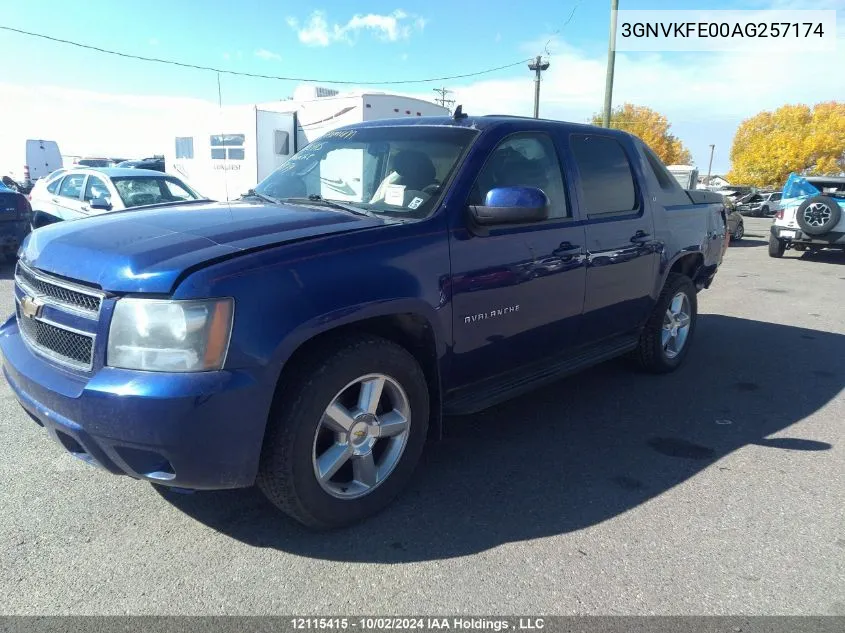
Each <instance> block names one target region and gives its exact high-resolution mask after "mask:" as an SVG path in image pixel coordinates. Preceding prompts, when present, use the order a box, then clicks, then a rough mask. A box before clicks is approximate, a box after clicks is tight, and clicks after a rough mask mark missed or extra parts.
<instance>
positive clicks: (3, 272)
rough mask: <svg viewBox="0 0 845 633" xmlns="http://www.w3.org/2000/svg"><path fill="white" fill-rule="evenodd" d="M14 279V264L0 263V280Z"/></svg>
mask: <svg viewBox="0 0 845 633" xmlns="http://www.w3.org/2000/svg"><path fill="white" fill-rule="evenodd" d="M14 278H15V264H14V262H8V261H0V279H14Z"/></svg>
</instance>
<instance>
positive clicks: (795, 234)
mask: <svg viewBox="0 0 845 633" xmlns="http://www.w3.org/2000/svg"><path fill="white" fill-rule="evenodd" d="M770 231H771V233H772V235H774V236H775V238H777V239H779V240H784V241H785V242H789V243H791V244H814V245H817V246H839V245H843V246H845V232H842V231H830V232H829V233H825V234H824V235H807V234H806V233H804V231H802V230H801V229H800V228H799V227H790V226H779V225H777V224H772V227H771V229H770Z"/></svg>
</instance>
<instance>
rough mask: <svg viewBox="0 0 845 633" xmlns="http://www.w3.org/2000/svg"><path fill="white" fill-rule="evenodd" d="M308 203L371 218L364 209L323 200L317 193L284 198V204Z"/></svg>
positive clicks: (370, 214)
mask: <svg viewBox="0 0 845 633" xmlns="http://www.w3.org/2000/svg"><path fill="white" fill-rule="evenodd" d="M298 200H299V201H302V202H305V201H308V202H321V203H323V204H325V205H326V206H327V207H333V208H335V209H340V210H342V211H349V213H354V214H355V215H363V216H364V217H373V214H372V213H370V212H369V211H366V210H365V209H360V208H358V207H355V206H352V205H351V204H344V203H343V202H337V201H336V200H329V199H327V198H324V197H323V196H321V195H320V194H319V193H312V194H309V195H308V197H307V198H285V200H284V201H285V202H296V201H298Z"/></svg>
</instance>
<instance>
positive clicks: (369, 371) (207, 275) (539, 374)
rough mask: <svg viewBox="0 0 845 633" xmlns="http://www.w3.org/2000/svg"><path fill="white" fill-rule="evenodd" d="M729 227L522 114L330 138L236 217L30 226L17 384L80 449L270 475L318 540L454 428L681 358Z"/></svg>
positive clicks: (581, 133)
mask: <svg viewBox="0 0 845 633" xmlns="http://www.w3.org/2000/svg"><path fill="white" fill-rule="evenodd" d="M726 245H727V234H726V230H725V215H724V208H723V205H722V201H721V197H720V196H716V195H714V194H709V193H708V192H701V191H689V192H688V191H685V190H684V189H682V188H681V187H680V185H678V183H677V182H676V181H675V179H674V178H672V176H671V174H669V172H668V171H667V170H666V168H665V167H664V165H663V164H662V163H661V162H660V160H659V159H658V158H657V157H656V156H655V155H654V154H653V153H652V151H651V150H649V148H648V147H646V146H645V145H644V144H643V143H642V142H641V141H640V140H639V139H637V138H635V137H633V136H631V135H629V134H626V133H623V132H620V131H615V130H608V129H601V128H595V127H591V126H585V125H576V124H569V123H561V122H555V121H544V120H536V119H524V118H514V117H466V116H465V115H461V114H457V115H456V116H455V117H453V118H416V119H401V120H383V121H375V122H368V123H362V124H358V125H354V126H351V127H348V128H343V129H341V130H336V131H333V132H331V133H329V134H327V135H325V136H323V137H322V138H321V139H319V140H318V141H317V142H314V143H312V144H310V145H308V146H307V147H305V148H304V149H303V150H302V151H300V152H299V153H298V154H296V155H295V156H294V157H292V158H291V159H290V160H289V161H288V162H286V163H285V164H284V165H283V166H282V167H280V168H279V169H278V170H277V171H276V172H274V173H273V174H271V175H270V176H269V177H268V178H267V179H266V180H264V181H263V182H261V183H260V184H259V185H258V186H256V188H255V189H254V190H252V191H250V192H249V193H247V194H245V195H244V196H243V198H242V199H241V200H239V201H236V202H232V203H201V204H194V205H191V206H189V207H184V208H182V207H170V208H163V209H150V210H140V211H125V212H117V213H112V214H107V215H103V216H100V217H96V218H90V219H82V220H79V221H76V222H65V223H59V224H56V225H51V226H47V227H44V228H41V229H37V230H35V231H34V232H33V233H32V234H30V235H29V237H28V238H27V240H26V242H25V244H24V246H23V248H22V250H21V257H20V261H19V263H18V266H17V268H16V271H15V300H16V314H15V315H13V316H12V317H11V318H10V319H9V320H8V321H7V322H6V323H5V324H4V325H3V326H2V329H0V349H2V353H3V356H4V374H5V376H6V379H7V380H8V382H9V384H10V385H11V387H12V389H13V390H14V393H15V394H16V396H17V398H18V400H19V401H20V403H21V404H22V405H23V407H24V409H25V410H26V411H27V412H28V413H29V414H30V416H31V417H32V418H33V419H34V420H35V421H36V422H37V423H38V424H40V425H41V426H43V427H44V428H45V430H46V431H47V432H48V433H49V434H50V435H51V436H52V437H53V438H54V439H56V440H57V441H58V443H59V444H60V445H61V446H62V447H64V449H65V450H66V451H68V452H70V453H71V454H72V455H75V456H76V457H79V458H81V459H83V460H85V461H87V462H90V463H91V464H94V465H97V466H99V467H101V468H103V469H105V470H107V471H109V472H111V473H115V474H127V475H130V476H131V477H134V478H137V479H141V480H146V481H150V482H153V483H156V484H159V485H165V486H174V487H179V488H183V489H184V488H187V489H220V488H237V487H247V486H251V485H253V484H256V483H257V484H258V486H259V487H260V489H261V490H262V491H263V492H264V493H265V494H266V495H267V497H268V498H269V499H270V500H271V501H272V502H273V503H274V504H276V505H277V506H278V507H279V508H281V509H282V510H284V511H285V512H287V513H288V514H290V515H291V516H293V517H294V518H296V519H297V520H299V521H301V522H302V523H304V524H306V525H309V526H312V527H315V528H327V527H336V526H341V525H345V524H349V523H351V522H354V521H357V520H359V519H361V518H363V517H366V516H368V515H371V514H373V513H374V512H376V511H378V510H380V509H381V508H383V507H384V506H386V505H387V504H388V503H389V502H390V500H391V499H392V498H393V497H394V496H395V495H396V494H397V493H399V491H400V490H401V489H402V488H403V487H404V486H405V485H406V484H407V483H408V480H409V478H410V477H411V475H412V471H413V470H414V467H415V465H416V464H417V461H418V459H419V457H420V454H421V453H422V450H423V446H424V444H425V442H426V440H427V439H429V438H436V437H438V436H439V434H440V432H441V428H442V419H443V416H444V415H452V414H465V413H471V412H475V411H479V410H482V409H484V408H486V407H490V406H491V405H494V404H496V403H500V402H502V401H504V400H505V399H507V398H511V397H513V396H515V395H518V394H522V393H525V392H527V391H529V390H530V389H533V388H535V387H537V386H538V385H543V384H546V383H548V382H550V381H554V380H557V379H559V378H560V377H562V376H565V375H567V374H570V373H572V372H576V371H578V370H581V369H583V368H585V367H588V366H590V365H593V364H596V363H599V362H602V361H605V360H607V359H610V358H613V357H615V356H619V355H622V354H632V355H634V356H635V357H637V358H638V359H639V361H640V362H641V363H642V365H643V366H644V367H645V368H647V369H648V370H651V371H653V372H658V373H659V372H668V371H672V370H674V369H675V368H676V367H678V366H679V365H680V364H681V363H682V362H683V360H684V359H685V358H686V356H687V354H688V352H689V350H690V344H691V341H692V339H693V335H694V332H695V327H696V315H697V310H696V305H697V304H696V297H697V293H698V292H699V291H700V290H702V289H703V288H707V287H708V286H709V285H710V284H711V282H712V281H713V278H714V275H715V274H716V270H717V267H718V266H719V264H720V262H721V259H722V255H723V253H724V250H725V247H726Z"/></svg>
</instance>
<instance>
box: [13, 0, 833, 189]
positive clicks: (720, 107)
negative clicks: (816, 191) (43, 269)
mask: <svg viewBox="0 0 845 633" xmlns="http://www.w3.org/2000/svg"><path fill="white" fill-rule="evenodd" d="M609 4H610V3H609V2H608V1H606V0H580V1H579V0H574V1H567V0H563V1H561V0H535V2H532V3H530V4H529V3H514V4H513V5H511V4H509V3H504V2H498V3H497V2H482V1H479V0H464V1H462V2H444V1H440V2H437V1H429V2H420V1H419V0H409V1H399V0H379V1H370V2H361V3H359V4H356V5H354V6H355V7H356V8H355V9H352V8H350V7H351V6H352V5H351V3H348V2H340V1H339V0H320V1H319V2H318V3H317V4H308V5H305V4H303V3H293V2H270V1H266V0H265V1H263V2H261V1H257V0H240V1H238V2H232V1H231V0H229V1H226V2H223V1H220V0H206V1H204V2H201V3H200V2H188V1H184V0H183V1H181V2H180V1H176V2H174V1H172V0H171V1H169V2H165V1H163V0H146V1H145V2H144V3H142V4H140V5H138V4H125V3H115V2H114V1H113V0H112V1H102V0H86V1H85V2H84V3H75V4H69V3H66V2H62V1H60V0H39V2H32V3H23V2H20V3H14V4H12V5H8V6H5V7H4V9H3V12H2V16H0V24H3V25H6V26H11V27H16V28H22V29H26V30H31V31H36V32H41V33H45V34H49V35H53V36H56V37H63V38H67V39H72V40H78V41H84V42H86V43H90V44H93V45H97V46H101V47H104V48H111V49H116V50H120V51H124V52H127V53H132V54H138V55H146V56H154V57H163V58H168V59H175V60H180V61H183V62H186V63H195V64H201V65H208V66H217V67H221V68H226V69H231V70H236V71H244V72H252V73H262V74H263V73H266V74H271V75H286V76H289V75H296V76H306V77H325V78H344V79H349V80H353V81H360V80H364V81H372V80H396V79H414V78H425V77H431V76H441V75H451V74H461V73H465V72H472V71H475V70H481V69H484V68H489V67H493V66H499V65H504V64H508V63H511V62H515V61H518V60H520V59H524V58H526V57H529V56H531V55H533V54H537V53H540V52H542V49H543V47H544V45H545V44H546V42H547V41H549V40H551V44H550V50H551V52H552V56H551V63H552V69H551V71H550V72H548V73H546V75H545V80H544V84H543V91H544V92H543V94H544V99H543V101H542V103H541V109H542V113H543V114H544V115H546V116H550V117H553V118H564V119H569V120H578V121H581V120H586V118H587V117H588V116H589V115H590V113H592V112H595V111H597V110H599V109H600V107H601V100H602V96H603V94H602V93H603V85H604V74H603V73H604V63H605V57H606V49H607V33H608V24H609ZM621 4H622V8H625V9H654V8H662V5H665V4H666V3H665V2H661V1H660V0H651V1H639V0H621ZM671 5H672V8H675V9H683V8H690V9H694V8H700V7H701V6H702V2H701V1H700V0H699V1H696V2H693V1H688V0H674V1H673V2H672V3H671ZM843 5H845V2H843V1H841V0H831V1H827V0H815V1H813V2H809V1H806V2H804V1H803V0H771V1H770V2H766V1H765V0H741V1H733V2H728V1H718V0H710V1H708V2H707V3H706V6H707V8H712V9H719V8H740V9H741V8H754V9H759V8H765V7H767V6H787V7H795V8H840V9H841V8H843ZM573 8H575V13H574V16H573V18H572V20H571V22H570V23H569V24H568V25H566V26H565V27H564V23H565V22H566V20H567V18H568V17H569V16H570V14H571V12H572V10H573ZM315 11H317V12H318V13H314V12H315ZM841 15H842V14H841V13H840V24H841ZM840 30H842V29H840ZM0 59H4V60H14V59H16V60H27V63H26V64H19V63H15V64H7V66H6V69H7V72H6V73H5V76H4V77H3V78H0V82H3V83H4V85H5V86H7V87H8V86H13V87H14V91H13V92H12V93H11V94H13V95H21V97H20V98H21V99H24V98H26V95H27V94H29V95H30V98H34V97H32V95H33V94H36V93H35V92H33V91H34V90H36V89H41V88H43V87H45V86H49V87H51V89H52V90H53V92H51V93H50V94H52V95H55V94H58V93H57V92H56V91H61V90H77V91H84V92H85V93H86V94H88V93H95V94H97V95H147V96H150V97H157V98H163V99H164V98H196V99H204V100H213V101H215V102H216V101H217V80H216V76H215V75H214V74H213V73H208V72H201V71H195V70H187V69H180V68H174V67H168V66H162V65H157V64H149V63H145V62H140V61H133V60H127V59H121V58H116V57H112V56H109V55H102V54H99V53H95V52H92V51H86V50H81V49H75V48H71V47H68V46H65V45H61V44H55V43H50V42H45V41H43V40H36V39H31V38H27V37H24V36H21V35H18V34H13V33H8V32H2V31H0ZM808 59H809V58H808ZM842 61H843V47H840V48H839V50H838V51H837V53H836V54H835V56H834V59H833V60H826V61H825V63H826V64H830V68H831V70H832V69H833V68H834V67H838V69H839V70H838V71H837V77H836V78H830V75H829V73H824V74H825V75H827V76H828V79H827V81H826V87H825V89H824V90H821V91H819V90H813V91H812V93H813V94H812V95H808V94H807V91H806V90H802V89H801V88H800V87H793V88H792V89H790V90H783V89H781V88H780V83H781V80H782V77H783V76H784V75H783V74H782V73H783V71H784V70H785V69H784V68H780V69H778V68H773V67H771V64H770V63H768V62H767V58H765V57H760V58H758V59H757V61H754V60H749V59H748V58H746V57H744V58H743V59H742V60H736V59H731V58H730V57H729V56H727V55H715V54H711V53H696V54H687V55H682V54H664V55H655V54H643V53H640V54H628V55H620V57H619V58H618V60H617V73H618V75H617V77H618V79H617V89H616V91H615V94H614V101H615V102H621V101H622V100H628V101H634V102H635V103H641V104H643V105H649V106H651V107H655V108H656V109H658V110H660V111H662V112H664V113H665V114H667V116H669V118H670V121H671V122H672V123H673V129H674V131H675V132H676V133H677V134H678V135H679V136H680V137H681V138H682V139H683V140H684V141H685V142H686V143H687V145H688V146H690V148H691V149H692V151H693V154H694V157H695V159H696V161H697V163H698V164H699V166H700V167H702V170H706V162H707V157H708V152H709V149H708V145H709V143H711V142H712V143H716V145H717V152H716V159H715V160H714V172H716V173H718V172H722V171H725V170H726V169H727V168H728V160H727V157H728V150H729V145H730V141H731V138H732V134H733V131H734V130H735V128H736V125H737V124H738V123H739V121H740V120H741V119H742V118H743V117H744V116H749V115H750V114H753V113H755V112H757V111H759V110H760V109H764V108H771V107H777V105H780V104H781V103H784V102H788V101H789V102H796V101H807V100H810V101H815V100H821V99H823V98H835V97H836V96H837V95H838V96H839V97H840V98H841V96H842V95H845V84H843V83H842V82H843V80H842V79H841V77H842V73H841V68H842V67H843V63H842ZM735 62H736V63H735ZM784 63H787V61H785V62H784ZM788 63H790V64H793V65H794V64H795V63H796V62H795V60H794V59H793V60H788ZM737 67H739V69H737ZM790 67H792V66H790ZM24 69H25V72H21V71H23V70H24ZM10 70H12V72H9V71H10ZM741 73H744V74H741ZM658 76H663V77H665V78H666V82H665V83H664V84H660V83H658V79H659V77H658ZM743 78H745V79H744V80H743ZM435 85H436V84H419V85H409V86H403V87H401V90H403V91H404V92H410V93H415V94H425V95H426V97H427V98H428V97H429V95H433V92H432V90H431V89H432V88H433V87H435ZM445 85H446V86H448V87H450V88H452V89H454V90H455V91H456V96H457V97H458V100H459V101H463V102H464V103H465V104H466V105H465V109H469V108H472V111H479V110H484V112H481V113H485V112H493V111H500V112H501V111H508V112H510V113H515V114H530V112H531V100H532V99H533V92H532V83H531V74H530V72H529V71H528V69H527V68H525V67H523V66H519V67H515V68H511V69H508V70H503V71H499V72H497V73H493V74H490V75H485V76H483V77H478V78H475V79H472V80H459V81H452V82H445ZM295 86H296V83H295V82H285V81H272V80H261V79H246V78H235V77H230V76H224V77H223V79H222V96H223V102H224V103H225V104H231V103H251V102H258V101H268V100H273V99H279V98H284V97H286V96H288V95H290V94H292V91H293V89H294V88H295ZM702 86H704V87H705V88H706V90H703V89H702ZM746 86H747V87H746ZM749 88H751V89H749ZM395 89H400V88H398V87H396V88H395ZM27 91H29V92H27ZM668 93H671V94H668ZM703 93H706V94H703ZM828 93H830V95H831V96H828ZM7 94H9V92H8V91H7ZM38 94H41V95H43V94H45V93H43V92H40V93H38ZM89 98H91V97H90V95H89V96H84V97H78V98H75V100H74V99H67V100H66V102H67V103H71V102H74V101H75V102H79V100H80V99H83V100H84V99H89ZM97 100H98V99H96V98H95V101H97ZM725 100H730V103H728V104H726V103H724V102H725ZM737 101H738V103H737ZM57 103H58V102H57ZM161 103H162V104H166V103H168V102H167V101H166V100H164V101H161ZM172 103H178V102H172ZM41 107H42V108H47V109H43V110H42V112H47V113H48V114H49V109H48V108H49V104H41ZM162 107H165V106H164V105H163V106H162ZM174 107H178V106H174ZM24 109H25V108H23V107H22V108H21V110H24ZM88 124H90V123H88ZM92 134H93V132H92ZM75 144H76V145H79V143H78V142H75ZM100 144H102V142H100ZM89 149H90V151H94V148H89ZM98 149H99V148H98ZM79 151H84V150H82V149H80V150H79ZM100 151H108V149H107V148H105V147H103V148H102V149H101V150H100ZM115 151H117V150H115Z"/></svg>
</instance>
